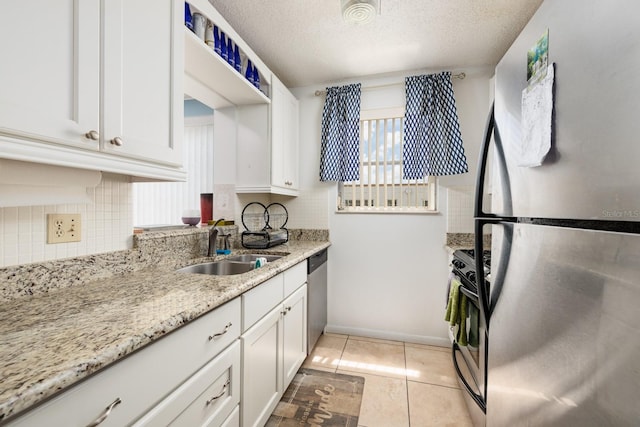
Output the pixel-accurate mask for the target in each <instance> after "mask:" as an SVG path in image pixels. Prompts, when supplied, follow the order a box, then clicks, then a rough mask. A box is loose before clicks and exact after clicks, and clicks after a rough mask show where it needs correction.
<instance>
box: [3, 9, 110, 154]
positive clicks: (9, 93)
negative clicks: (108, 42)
mask: <svg viewBox="0 0 640 427" xmlns="http://www.w3.org/2000/svg"><path fill="white" fill-rule="evenodd" d="M99 47H100V2H99V1H83V2H78V1H74V0H65V1H63V0H59V1H56V2H51V1H46V0H23V1H11V2H5V3H4V4H3V5H2V13H1V14H0V50H1V51H2V54H3V61H2V66H1V67H0V93H1V94H2V95H1V96H0V134H2V135H11V136H16V137H22V138H28V139H32V140H38V141H41V142H48V143H56V144H66V145H71V146H76V147H79V148H84V149H88V150H98V148H99V145H98V141H97V140H92V139H90V138H87V137H86V136H85V134H86V133H88V132H90V131H94V132H98V131H99V123H98V120H99V119H98V114H99V99H100V49H99Z"/></svg>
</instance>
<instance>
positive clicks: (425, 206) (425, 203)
mask: <svg viewBox="0 0 640 427" xmlns="http://www.w3.org/2000/svg"><path fill="white" fill-rule="evenodd" d="M403 121H404V111H403V109H400V108H398V109H385V110H371V111H362V112H361V113H360V179H359V180H358V181H350V182H344V183H339V184H338V211H340V212H404V213H419V212H434V211H435V210H436V203H435V201H436V187H437V186H436V179H435V177H426V178H424V179H417V180H415V179H412V180H405V179H402V129H403Z"/></svg>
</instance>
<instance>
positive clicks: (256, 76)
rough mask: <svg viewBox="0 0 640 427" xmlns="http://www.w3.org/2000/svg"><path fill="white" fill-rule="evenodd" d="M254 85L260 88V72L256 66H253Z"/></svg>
mask: <svg viewBox="0 0 640 427" xmlns="http://www.w3.org/2000/svg"><path fill="white" fill-rule="evenodd" d="M253 85H254V86H255V87H257V88H258V89H260V73H259V72H258V69H257V68H256V67H255V66H254V67H253Z"/></svg>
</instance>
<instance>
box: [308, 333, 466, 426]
mask: <svg viewBox="0 0 640 427" xmlns="http://www.w3.org/2000/svg"><path fill="white" fill-rule="evenodd" d="M303 367H305V368H311V369H319V370H324V371H331V372H338V373H345V374H351V375H358V376H362V377H364V378H365V383H364V394H363V396H362V406H361V408H360V417H359V420H358V426H359V427H439V426H451V427H465V426H472V423H471V419H470V418H469V415H468V413H467V408H466V406H465V402H464V400H463V395H462V393H463V391H462V390H461V389H460V388H459V386H458V382H457V380H456V374H455V370H454V368H453V365H452V363H451V354H450V350H449V349H448V348H444V347H433V346H428V345H421V344H411V343H404V342H399V341H387V340H379V339H374V338H364V337H357V336H352V335H337V334H325V335H322V336H321V337H320V339H319V340H318V343H317V344H316V347H315V348H314V350H313V351H312V352H311V354H310V355H309V357H307V359H306V360H305V362H304V364H303Z"/></svg>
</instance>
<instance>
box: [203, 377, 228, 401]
mask: <svg viewBox="0 0 640 427" xmlns="http://www.w3.org/2000/svg"><path fill="white" fill-rule="evenodd" d="M229 384H231V380H227V382H226V383H224V385H223V386H222V391H220V393H218V394H217V395H216V396H213V397H212V398H211V399H209V400H207V402H206V404H207V406H209V405H211V404H212V403H213V402H215V401H216V400H218V399H220V398H221V397H222V396H223V395H224V393H225V392H226V391H227V386H228V385H229Z"/></svg>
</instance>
